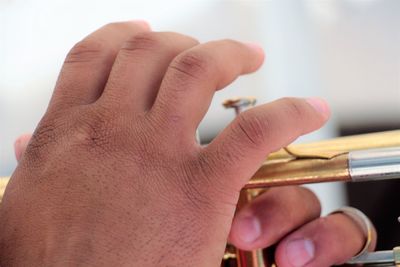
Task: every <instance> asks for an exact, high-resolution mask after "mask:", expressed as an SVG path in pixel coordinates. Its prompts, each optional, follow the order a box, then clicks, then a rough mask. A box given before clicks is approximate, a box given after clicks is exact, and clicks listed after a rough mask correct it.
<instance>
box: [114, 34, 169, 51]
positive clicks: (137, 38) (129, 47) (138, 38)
mask: <svg viewBox="0 0 400 267" xmlns="http://www.w3.org/2000/svg"><path fill="white" fill-rule="evenodd" d="M161 43H162V41H161V40H160V38H159V36H158V35H157V34H156V33H154V32H140V33H138V34H136V35H134V36H132V37H130V38H129V39H128V40H127V41H125V43H124V45H123V46H122V48H121V51H127V52H134V51H138V50H139V51H141V50H144V51H154V50H158V49H159V48H160V46H161Z"/></svg>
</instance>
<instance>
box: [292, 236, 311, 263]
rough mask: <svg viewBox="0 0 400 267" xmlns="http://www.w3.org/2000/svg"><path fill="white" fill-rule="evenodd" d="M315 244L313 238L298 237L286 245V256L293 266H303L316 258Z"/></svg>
mask: <svg viewBox="0 0 400 267" xmlns="http://www.w3.org/2000/svg"><path fill="white" fill-rule="evenodd" d="M314 253H315V246H314V243H313V242H312V240H311V239H297V240H293V241H290V242H289V244H287V245H286V256H287V259H288V260H289V262H290V264H291V265H292V266H293V267H301V266H304V265H306V264H307V263H309V262H310V261H311V260H312V259H313V258H314Z"/></svg>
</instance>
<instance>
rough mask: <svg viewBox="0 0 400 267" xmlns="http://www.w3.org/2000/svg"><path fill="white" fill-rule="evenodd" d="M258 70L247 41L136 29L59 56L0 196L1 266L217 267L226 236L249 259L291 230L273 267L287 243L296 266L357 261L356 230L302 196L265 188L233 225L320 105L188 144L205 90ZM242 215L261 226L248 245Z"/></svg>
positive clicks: (251, 118) (256, 117)
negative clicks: (239, 205)
mask: <svg viewBox="0 0 400 267" xmlns="http://www.w3.org/2000/svg"><path fill="white" fill-rule="evenodd" d="M121 47H122V48H121ZM114 59H115V62H114ZM262 60H263V54H262V51H261V50H260V49H259V48H257V47H254V46H253V45H245V44H242V43H238V42H234V41H229V40H224V41H217V42H210V43H206V44H200V45H199V44H198V43H197V41H195V40H193V39H192V38H189V37H186V36H182V35H179V34H174V33H154V32H150V31H149V29H148V27H147V26H146V25H143V24H141V23H118V24H111V25H107V26H105V27H103V28H101V29H100V30H98V31H97V32H95V33H93V34H91V35H90V36H89V37H87V38H85V40H84V41H82V42H80V43H79V44H78V45H77V46H75V47H74V48H73V49H72V51H71V52H70V54H69V55H68V57H67V59H66V62H65V64H64V66H63V69H62V71H61V74H60V77H59V80H58V82H57V85H56V88H55V91H54V95H53V97H52V100H51V102H50V105H49V108H48V111H47V113H46V114H45V116H44V117H43V119H42V121H41V122H40V124H39V126H38V128H37V130H36V131H35V133H34V135H33V138H32V140H31V142H30V144H29V146H28V147H27V150H26V152H25V153H24V156H23V157H22V159H21V162H20V164H19V166H18V168H17V169H16V171H15V173H14V174H13V177H12V180H11V182H10V185H9V186H8V188H7V191H6V194H5V196H4V199H3V203H2V205H1V210H0V227H1V228H0V229H2V230H1V233H0V263H3V264H4V265H13V264H14V265H24V264H26V263H36V264H34V265H56V264H58V265H63V264H64V265H66V264H82V265H83V264H85V265H117V264H118V265H136V266H155V265H157V266H159V265H162V266H163V265H165V266H166V265H172V266H186V265H190V266H218V264H219V262H220V260H221V257H222V254H223V250H224V247H225V243H226V240H227V237H228V234H229V232H230V240H231V242H232V243H234V244H235V245H236V246H238V247H241V248H247V249H251V248H256V247H265V246H268V245H269V244H272V243H274V242H277V241H279V240H280V239H281V238H283V237H284V236H285V235H287V234H289V233H290V232H291V231H292V230H293V229H296V228H298V227H300V226H301V225H303V224H306V225H305V226H304V227H302V228H300V229H299V230H298V231H296V232H294V233H292V234H291V235H289V236H288V237H286V238H285V239H284V240H283V241H282V242H281V243H280V245H279V246H281V247H282V249H281V250H279V247H278V251H277V258H278V262H279V261H281V263H282V265H280V266H284V267H285V266H296V265H294V264H293V263H290V262H288V261H287V260H285V259H290V255H286V253H287V251H289V250H288V249H285V247H287V246H288V244H289V242H288V241H289V240H291V239H290V237H292V238H294V237H295V238H296V240H297V239H299V240H301V238H303V237H305V238H307V237H308V238H309V239H310V240H312V241H313V242H314V245H315V247H314V252H315V253H314V260H312V261H310V262H309V265H307V266H326V265H331V264H333V263H337V261H341V260H343V259H344V258H348V257H350V256H352V255H354V254H356V253H357V251H358V250H359V249H361V246H362V242H363V236H362V234H360V230H358V229H357V226H356V225H355V224H354V223H353V222H352V221H351V220H350V219H349V218H347V217H346V216H344V215H341V214H336V215H332V216H330V217H329V218H327V219H316V218H318V216H319V204H318V201H317V200H316V198H315V196H314V195H313V194H312V193H310V192H309V191H307V190H306V189H302V188H300V187H288V188H274V189H271V190H269V192H268V193H267V194H265V195H264V196H261V197H260V198H259V199H258V200H256V201H255V202H254V203H253V204H251V205H250V206H249V207H247V208H245V209H243V210H242V211H241V212H239V213H238V214H237V215H236V217H235V219H234V222H233V226H232V229H231V221H232V218H233V216H234V211H235V207H236V202H237V197H238V193H239V191H240V188H241V187H242V186H243V185H244V184H245V183H246V182H247V180H248V179H249V178H250V177H251V175H252V174H253V173H254V171H255V170H257V168H258V167H259V166H260V164H261V162H262V161H263V160H264V158H265V155H266V154H268V153H269V152H272V151H274V150H277V149H279V148H281V147H283V146H285V145H287V144H288V143H290V142H292V141H293V140H294V139H295V138H296V137H298V136H299V135H301V134H304V133H307V132H310V131H312V130H315V129H317V128H319V127H320V126H321V125H322V124H323V123H324V122H325V121H326V120H327V118H328V111H327V107H326V106H325V104H324V103H323V102H318V101H317V100H313V101H306V100H302V99H283V100H278V101H275V102H273V103H270V104H266V105H263V106H260V107H257V108H254V109H252V110H249V111H246V112H244V113H242V114H241V115H240V116H239V117H238V118H236V119H235V121H233V122H232V123H231V124H230V125H229V126H228V127H227V128H226V129H225V130H224V131H223V132H222V133H221V134H220V135H219V136H218V137H217V138H216V139H215V140H214V141H213V142H212V143H211V144H210V145H209V146H207V147H204V148H202V147H200V146H199V145H198V144H197V143H196V142H195V138H194V136H195V130H196V128H197V126H198V123H199V122H200V120H201V118H202V117H203V116H204V114H205V112H206V110H207V107H208V105H209V104H210V101H211V98H212V95H213V93H214V91H215V89H220V88H223V87H224V86H226V85H227V84H229V83H230V82H231V81H233V80H234V79H235V78H236V77H237V76H238V75H240V74H244V73H249V72H252V71H255V70H256V69H257V68H258V67H259V66H260V65H261V63H262ZM310 104H311V105H310ZM313 106H314V107H313ZM20 154H22V153H20ZM17 155H18V153H17ZM300 203H302V204H300ZM248 216H250V217H252V216H253V217H254V216H255V217H256V218H259V222H260V224H259V226H260V227H259V230H260V236H259V237H258V238H256V239H255V240H253V241H250V242H249V236H251V231H252V230H254V228H253V229H252V228H251V227H250V228H249V227H248V226H246V224H244V225H243V222H246V221H247V222H248V221H249V220H247V219H246V218H247V217H248ZM27 218H29V219H27ZM288 218H289V219H288ZM314 219H316V220H314ZM349 232H352V233H356V234H355V235H354V241H352V242H346V243H349V246H348V247H347V245H346V244H342V243H340V242H339V241H341V239H340V238H337V237H344V236H346V235H347V234H348V233H349ZM296 233H297V235H296ZM242 234H244V235H245V236H247V242H246V240H243V239H242V238H241V236H242ZM253 236H254V235H253ZM346 238H347V236H346ZM245 239H246V238H245ZM323 242H333V246H334V247H335V248H336V249H333V250H332V243H331V244H330V246H329V247H328V248H327V247H326V245H324V243H323ZM285 244H286V245H285ZM328 249H329V250H328ZM280 251H281V252H280ZM297 251H299V252H304V251H302V250H301V249H300V250H297ZM306 252H307V251H306ZM296 258H298V257H296ZM313 262H314V263H313ZM322 263H327V264H322ZM3 264H2V265H3ZM318 264H319V265H318ZM321 264H322V265H321Z"/></svg>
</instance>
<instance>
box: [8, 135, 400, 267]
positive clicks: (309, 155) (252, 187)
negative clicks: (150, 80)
mask: <svg viewBox="0 0 400 267" xmlns="http://www.w3.org/2000/svg"><path fill="white" fill-rule="evenodd" d="M397 178H400V130H397V131H388V132H381V133H373V134H365V135H357V136H350V137H340V138H335V139H331V140H325V141H320V142H314V143H308V144H293V145H290V146H288V147H286V148H284V149H281V150H279V151H277V152H274V153H272V154H270V155H269V156H268V158H267V159H266V160H265V162H264V163H263V164H262V166H261V167H260V169H259V170H258V171H257V172H256V173H255V174H254V175H253V177H252V178H251V180H250V181H249V182H248V183H247V185H246V186H245V188H244V189H243V193H242V194H241V199H240V201H244V202H247V201H250V200H251V199H252V198H254V197H256V196H257V194H258V192H259V191H260V189H265V188H268V187H271V186H284V185H294V184H306V183H321V182H331V181H346V182H350V181H353V182H357V181H370V180H384V179H397ZM8 179H9V178H4V179H0V201H1V198H2V196H3V193H4V189H5V187H6V184H7V182H8ZM385 253H386V254H385ZM382 255H384V256H385V257H386V258H385V257H384V260H386V263H387V262H389V263H390V261H391V264H392V265H384V266H400V249H399V248H396V249H394V250H393V251H383V252H374V253H370V255H363V257H364V258H367V259H363V258H360V259H359V261H358V262H355V263H366V262H370V263H374V262H375V263H378V262H384V261H382V259H381V261H378V258H379V257H383V256H382ZM266 258H268V255H265V253H264V252H263V251H261V250H260V251H253V252H244V251H239V250H236V249H235V248H234V247H232V246H229V245H228V247H227V251H226V253H225V256H224V260H223V263H222V265H221V266H227V267H228V266H237V267H268V266H274V263H273V262H272V261H273V259H266ZM374 260H375V261H374ZM368 266H372V265H368ZM373 266H378V265H373ZM379 266H380V265H379ZM382 266H383V265H382Z"/></svg>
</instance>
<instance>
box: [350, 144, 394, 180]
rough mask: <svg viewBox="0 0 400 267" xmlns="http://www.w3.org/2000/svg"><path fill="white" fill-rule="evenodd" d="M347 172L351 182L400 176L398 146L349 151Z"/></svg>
mask: <svg viewBox="0 0 400 267" xmlns="http://www.w3.org/2000/svg"><path fill="white" fill-rule="evenodd" d="M349 173H350V176H351V179H352V181H353V182H359V181H371V180H385V179H398V178H400V146H399V147H391V148H383V149H370V150H362V151H352V152H350V153H349Z"/></svg>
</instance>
